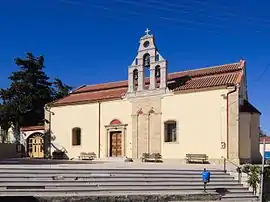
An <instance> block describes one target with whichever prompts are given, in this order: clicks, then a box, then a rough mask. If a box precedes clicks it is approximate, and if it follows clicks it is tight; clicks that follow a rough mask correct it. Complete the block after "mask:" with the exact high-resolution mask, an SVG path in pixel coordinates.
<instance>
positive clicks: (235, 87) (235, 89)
mask: <svg viewBox="0 0 270 202" xmlns="http://www.w3.org/2000/svg"><path fill="white" fill-rule="evenodd" d="M228 87H229V86H228ZM236 91H237V86H236V85H235V86H234V89H233V90H232V91H229V92H228V93H227V95H226V97H227V109H226V115H227V116H226V117H227V126H226V128H227V159H229V95H230V94H232V93H234V92H236Z"/></svg>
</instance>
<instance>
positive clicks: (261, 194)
mask: <svg viewBox="0 0 270 202" xmlns="http://www.w3.org/2000/svg"><path fill="white" fill-rule="evenodd" d="M264 158H265V138H263V153H262V172H261V186H260V189H261V190H260V202H263V180H264Z"/></svg>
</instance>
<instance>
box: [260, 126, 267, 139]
mask: <svg viewBox="0 0 270 202" xmlns="http://www.w3.org/2000/svg"><path fill="white" fill-rule="evenodd" d="M259 136H260V137H266V136H267V135H266V133H265V132H264V131H263V130H262V128H260V132H259Z"/></svg>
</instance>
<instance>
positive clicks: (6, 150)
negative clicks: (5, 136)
mask: <svg viewBox="0 0 270 202" xmlns="http://www.w3.org/2000/svg"><path fill="white" fill-rule="evenodd" d="M16 157H20V153H18V152H17V149H16V144H15V143H0V159H6V158H16Z"/></svg>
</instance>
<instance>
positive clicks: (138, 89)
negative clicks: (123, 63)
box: [127, 29, 167, 97]
mask: <svg viewBox="0 0 270 202" xmlns="http://www.w3.org/2000/svg"><path fill="white" fill-rule="evenodd" d="M145 33H146V34H145V35H144V36H143V37H141V38H140V42H139V49H138V52H137V56H136V57H135V59H134V60H133V62H132V64H131V65H130V66H129V68H128V93H127V96H128V97H130V96H131V97H134V96H136V97H137V96H143V95H146V94H147V95H149V94H160V93H161V92H163V93H165V92H166V89H167V61H166V60H165V59H164V58H163V57H162V56H161V55H160V53H159V51H158V49H157V47H156V44H155V38H154V36H153V35H152V34H150V30H149V29H146V31H145ZM147 72H149V77H147V75H146V73H147Z"/></svg>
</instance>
